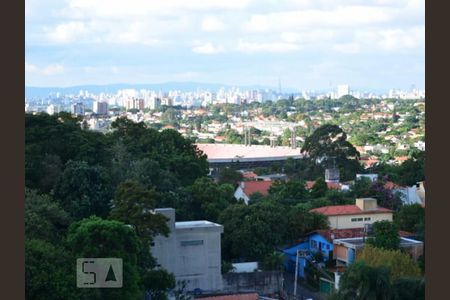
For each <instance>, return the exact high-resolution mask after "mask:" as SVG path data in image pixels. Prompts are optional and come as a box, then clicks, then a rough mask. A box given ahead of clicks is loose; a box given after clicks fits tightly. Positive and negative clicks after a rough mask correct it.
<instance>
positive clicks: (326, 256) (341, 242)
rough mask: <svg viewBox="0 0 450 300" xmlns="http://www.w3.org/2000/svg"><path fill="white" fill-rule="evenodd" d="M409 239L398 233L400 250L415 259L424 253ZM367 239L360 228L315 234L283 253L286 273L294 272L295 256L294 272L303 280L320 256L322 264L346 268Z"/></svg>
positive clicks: (318, 231)
mask: <svg viewBox="0 0 450 300" xmlns="http://www.w3.org/2000/svg"><path fill="white" fill-rule="evenodd" d="M412 235H413V234H412V233H410V232H406V231H399V236H400V239H401V242H400V247H403V248H406V249H407V251H409V252H410V253H411V254H412V255H413V257H414V258H415V259H417V258H418V257H419V256H420V255H421V254H422V253H423V243H422V242H420V241H416V240H413V239H411V238H410V237H411V236H412ZM367 236H368V232H367V230H365V229H363V228H352V229H323V230H315V231H313V232H311V233H309V234H308V235H307V236H306V237H305V238H304V239H303V240H301V241H299V242H298V243H296V244H294V245H291V246H289V247H286V248H284V249H283V250H282V252H283V253H284V255H285V257H286V260H285V268H286V270H288V271H289V272H295V269H296V268H295V263H296V261H297V252H298V255H299V257H298V268H297V271H298V276H299V277H301V278H304V276H305V273H304V272H305V266H306V264H307V263H308V262H312V261H314V260H315V258H314V257H315V256H317V254H318V253H319V252H320V253H321V255H322V257H323V261H324V262H327V261H329V260H335V259H337V260H338V265H344V266H345V265H348V264H350V263H352V262H353V261H354V260H355V259H356V257H357V253H358V252H359V251H360V250H361V249H362V247H363V246H364V245H365V240H366V238H367Z"/></svg>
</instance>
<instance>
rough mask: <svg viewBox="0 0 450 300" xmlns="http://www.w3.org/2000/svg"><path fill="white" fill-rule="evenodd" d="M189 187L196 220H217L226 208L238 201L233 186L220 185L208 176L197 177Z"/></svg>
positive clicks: (192, 209)
mask: <svg viewBox="0 0 450 300" xmlns="http://www.w3.org/2000/svg"><path fill="white" fill-rule="evenodd" d="M189 189H190V193H191V196H192V202H191V207H190V209H191V211H192V214H193V217H194V220H208V221H212V222H216V221H217V219H218V218H219V214H220V213H221V212H222V211H223V210H224V209H226V208H227V207H228V206H229V205H231V204H233V203H236V199H235V198H234V188H233V186H231V185H229V184H221V185H219V184H217V183H215V182H214V181H212V180H211V179H210V178H207V177H202V178H199V179H197V180H196V181H195V182H194V184H193V185H192V186H191V187H190V188H189Z"/></svg>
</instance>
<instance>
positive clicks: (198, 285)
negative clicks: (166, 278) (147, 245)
mask: <svg viewBox="0 0 450 300" xmlns="http://www.w3.org/2000/svg"><path fill="white" fill-rule="evenodd" d="M155 213H160V214H163V215H164V216H166V217H167V218H168V219H169V221H168V226H169V229H170V234H169V236H168V237H164V236H157V237H155V239H154V244H153V246H152V249H151V251H152V254H153V256H154V257H155V258H156V260H157V263H158V264H159V265H160V266H161V267H163V268H164V269H166V270H167V271H169V272H172V273H173V274H174V275H175V278H176V280H177V282H181V281H185V282H186V284H187V285H186V289H187V291H193V290H194V289H201V290H204V291H217V290H221V289H222V284H223V282H222V273H221V263H222V259H221V242H220V239H221V234H222V233H223V226H222V225H219V224H216V223H213V222H209V221H188V222H176V221H175V209H173V208H159V209H156V210H155Z"/></svg>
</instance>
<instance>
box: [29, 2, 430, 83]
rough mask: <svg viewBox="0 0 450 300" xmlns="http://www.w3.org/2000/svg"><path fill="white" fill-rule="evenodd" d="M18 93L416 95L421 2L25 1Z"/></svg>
mask: <svg viewBox="0 0 450 300" xmlns="http://www.w3.org/2000/svg"><path fill="white" fill-rule="evenodd" d="M25 15H26V41H25V44H26V48H25V52H26V55H25V69H26V82H25V83H26V85H27V86H36V87H44V86H45V87H49V86H53V87H68V86H76V85H87V84H92V85H105V84H117V83H127V84H136V83H162V82H173V81H176V82H186V81H195V82H205V83H219V84H224V85H238V86H243V85H261V86H268V87H274V88H277V86H278V82H279V80H280V81H281V84H282V87H286V88H295V89H299V90H302V89H304V90H307V89H326V88H330V87H331V86H332V87H335V86H337V85H339V84H349V85H350V86H351V87H355V88H373V89H384V90H388V89H392V88H396V89H409V88H410V87H411V85H413V84H414V85H415V86H416V87H417V88H418V89H423V88H424V86H425V84H424V81H425V70H424V69H425V68H424V35H425V34H424V23H425V22H424V1H415V0H414V1H395V2H392V3H390V1H382V0H378V1H346V2H345V3H341V2H335V1H333V2H331V1H295V0H289V1H283V2H280V1H269V0H266V1H258V2H256V1H233V0H231V1H189V2H188V3H187V2H185V1H175V0H173V1H164V2H162V1H160V2H156V1H138V0H131V1H127V2H126V3H124V2H119V1H108V2H105V1H101V0H96V1H82V0H70V1H66V2H61V3H54V2H52V1H39V2H37V1H36V0H26V14H25Z"/></svg>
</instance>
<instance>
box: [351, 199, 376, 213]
mask: <svg viewBox="0 0 450 300" xmlns="http://www.w3.org/2000/svg"><path fill="white" fill-rule="evenodd" d="M355 204H356V206H358V207H359V208H360V209H361V210H362V211H368V210H374V209H377V208H378V204H377V199H374V198H358V199H356V203H355Z"/></svg>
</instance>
